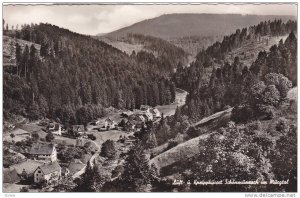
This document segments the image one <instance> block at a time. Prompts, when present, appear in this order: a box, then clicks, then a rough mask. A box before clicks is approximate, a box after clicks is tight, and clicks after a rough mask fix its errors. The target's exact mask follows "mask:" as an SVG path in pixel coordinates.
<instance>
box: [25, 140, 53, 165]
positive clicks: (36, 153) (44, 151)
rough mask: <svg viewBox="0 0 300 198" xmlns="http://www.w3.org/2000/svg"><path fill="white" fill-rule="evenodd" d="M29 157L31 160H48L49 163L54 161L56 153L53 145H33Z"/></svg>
mask: <svg viewBox="0 0 300 198" xmlns="http://www.w3.org/2000/svg"><path fill="white" fill-rule="evenodd" d="M29 156H30V158H31V159H33V160H35V159H41V160H50V161H51V162H54V161H56V159H57V153H56V149H55V146H54V144H41V143H36V144H33V145H32V147H31V149H30V152H29Z"/></svg>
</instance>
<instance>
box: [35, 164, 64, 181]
mask: <svg viewBox="0 0 300 198" xmlns="http://www.w3.org/2000/svg"><path fill="white" fill-rule="evenodd" d="M60 178H61V167H60V165H59V164H58V162H57V161H55V162H50V163H48V164H43V165H41V166H39V167H37V169H36V170H35V171H34V182H35V183H41V182H46V184H53V183H55V182H56V181H58V180H59V179H60Z"/></svg>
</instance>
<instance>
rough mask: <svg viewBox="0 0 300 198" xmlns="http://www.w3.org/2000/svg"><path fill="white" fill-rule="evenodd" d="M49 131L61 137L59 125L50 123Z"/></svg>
mask: <svg viewBox="0 0 300 198" xmlns="http://www.w3.org/2000/svg"><path fill="white" fill-rule="evenodd" d="M48 131H49V132H51V133H52V134H54V135H61V125H60V124H59V123H50V124H49V126H48Z"/></svg>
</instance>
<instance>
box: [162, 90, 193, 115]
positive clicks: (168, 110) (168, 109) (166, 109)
mask: <svg viewBox="0 0 300 198" xmlns="http://www.w3.org/2000/svg"><path fill="white" fill-rule="evenodd" d="M187 94H188V93H187V92H186V91H184V90H181V89H176V96H175V102H174V103H172V104H169V105H162V106H156V108H157V109H158V110H159V111H160V112H161V113H163V114H164V116H171V115H174V114H175V111H176V108H177V106H182V105H184V104H185V100H186V96H187Z"/></svg>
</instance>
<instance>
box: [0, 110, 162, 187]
mask: <svg viewBox="0 0 300 198" xmlns="http://www.w3.org/2000/svg"><path fill="white" fill-rule="evenodd" d="M162 116H163V113H161V112H160V111H159V110H158V109H157V108H152V107H150V106H147V105H141V107H140V109H135V110H133V111H121V110H116V109H111V111H110V112H109V113H108V115H107V116H105V117H103V118H101V119H97V120H91V122H89V123H88V124H87V125H86V126H84V125H71V126H68V127H66V126H64V125H62V124H61V123H59V122H55V121H52V120H49V119H43V120H40V121H37V122H35V123H32V122H26V121H23V122H22V123H19V124H16V125H12V124H10V125H6V126H5V127H6V128H5V130H6V133H5V134H4V143H3V144H4V158H5V161H6V162H7V164H5V165H4V167H5V168H4V188H5V191H6V192H16V191H18V192H28V191H29V192H39V191H53V189H54V188H55V186H57V185H58V184H59V183H60V182H61V181H64V180H75V179H76V178H79V177H80V175H82V174H83V173H84V172H85V169H86V166H87V164H88V163H90V164H89V165H91V166H93V165H94V164H97V165H99V164H102V169H103V171H104V170H105V171H104V172H105V173H106V174H108V175H109V174H111V172H113V174H114V175H109V177H110V178H112V179H113V177H114V178H116V177H117V176H118V173H116V170H118V169H120V166H121V165H122V163H123V162H124V156H125V155H124V154H126V152H128V150H129V149H130V146H131V145H132V144H133V142H134V141H135V136H134V134H135V133H137V132H140V131H141V129H142V128H145V127H146V123H147V122H153V123H155V122H157V121H159V120H160V119H161V117H162ZM112 143H113V144H114V147H115V150H113V151H111V152H113V153H105V152H108V151H106V150H107V149H105V148H103V147H105V146H103V145H105V144H106V145H109V144H112ZM111 156H114V157H111ZM116 156H117V157H116ZM120 156H122V157H120ZM108 162H109V163H108Z"/></svg>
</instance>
